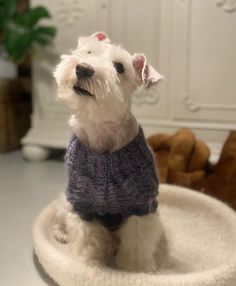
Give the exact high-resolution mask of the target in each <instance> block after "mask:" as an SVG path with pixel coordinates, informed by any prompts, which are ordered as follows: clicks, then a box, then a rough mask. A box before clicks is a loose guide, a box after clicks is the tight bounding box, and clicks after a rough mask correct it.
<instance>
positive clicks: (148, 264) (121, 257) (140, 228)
mask: <svg viewBox="0 0 236 286" xmlns="http://www.w3.org/2000/svg"><path fill="white" fill-rule="evenodd" d="M117 234H118V236H119V237H120V246H119V250H118V253H117V256H116V266H117V267H118V268H119V269H122V270H127V271H134V272H153V271H155V270H156V263H155V252H156V250H157V244H158V241H159V240H160V237H161V224H160V222H159V217H158V215H157V214H150V215H146V216H140V217H138V216H132V217H130V218H129V219H128V220H127V222H126V223H125V224H124V226H122V227H121V229H120V230H119V231H118V232H117Z"/></svg>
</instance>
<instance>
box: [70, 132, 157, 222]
mask: <svg viewBox="0 0 236 286" xmlns="http://www.w3.org/2000/svg"><path fill="white" fill-rule="evenodd" d="M66 163H67V166H68V170H69V183H68V187H67V190H66V196H67V199H68V201H69V202H70V203H71V204H72V205H73V209H74V211H75V212H76V213H78V214H79V215H80V216H81V218H83V219H86V220H89V218H92V217H93V216H94V215H98V216H105V215H108V214H109V215H117V214H120V215H122V217H123V219H124V220H125V219H127V218H128V217H129V216H131V215H137V216H141V215H147V214H149V213H154V212H155V211H156V209H157V200H156V197H157V194H158V178H157V175H156V168H155V163H154V160H153V155H152V152H151V150H150V148H149V147H148V145H147V143H146V141H145V137H144V134H143V130H142V128H141V127H140V128H139V133H138V135H137V136H136V137H135V139H134V140H133V141H131V142H130V143H129V144H127V145H126V146H124V147H122V148H121V149H119V150H117V151H115V152H113V153H109V152H104V153H98V152H94V151H92V150H90V149H89V148H87V147H86V146H84V145H83V144H81V142H80V141H79V139H78V138H77V137H76V136H75V135H73V137H72V139H71V142H70V145H69V147H68V149H67V153H66Z"/></svg>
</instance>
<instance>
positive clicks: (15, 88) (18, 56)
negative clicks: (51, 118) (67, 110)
mask: <svg viewBox="0 0 236 286" xmlns="http://www.w3.org/2000/svg"><path fill="white" fill-rule="evenodd" d="M26 1H27V0H0V151H6V150H10V149H13V148H15V147H17V146H19V142H20V137H22V136H23V135H24V133H25V132H26V131H27V130H24V129H26V125H27V124H26V123H24V126H25V127H24V128H23V127H22V126H19V124H20V120H21V119H23V117H24V114H25V113H27V112H26V110H24V107H23V106H24V103H22V101H21V98H20V92H22V90H21V88H22V86H24V88H25V85H22V83H20V82H19V79H18V78H17V76H18V71H19V70H20V69H19V67H22V63H24V62H27V60H26V59H29V58H30V55H31V54H32V51H33V50H34V48H35V47H36V46H37V45H41V46H44V45H47V44H48V43H49V42H50V41H51V40H52V38H53V37H54V36H55V34H56V28H55V27H52V26H48V25H43V24H42V23H40V22H41V20H42V19H45V18H46V19H47V18H50V14H49V12H48V10H47V9H46V8H45V7H42V6H38V7H33V8H29V7H28V4H27V2H26ZM28 62H29V61H28ZM19 105H20V106H19ZM28 117H29V115H28ZM28 122H29V120H28ZM28 124H29V123H28Z"/></svg>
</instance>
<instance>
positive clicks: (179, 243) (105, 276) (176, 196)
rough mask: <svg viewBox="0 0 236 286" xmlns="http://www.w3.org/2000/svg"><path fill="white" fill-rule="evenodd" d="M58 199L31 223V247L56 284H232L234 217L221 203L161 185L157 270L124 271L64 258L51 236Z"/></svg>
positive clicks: (235, 259)
mask: <svg viewBox="0 0 236 286" xmlns="http://www.w3.org/2000/svg"><path fill="white" fill-rule="evenodd" d="M56 204H57V200H55V201H54V202H53V203H51V204H50V205H49V206H48V207H47V208H46V209H45V210H43V211H42V213H41V214H40V215H39V217H38V218H37V219H36V221H35V224H34V228H33V237H34V249H35V253H36V255H37V257H38V259H39V262H40V263H41V265H42V266H43V268H44V270H45V271H46V272H47V273H48V275H49V276H50V277H51V278H52V279H53V280H54V281H56V282H57V283H58V284H59V285H61V286H97V285H103V286H154V285H155V286H157V285H158V286H190V285H191V286H221V285H225V286H235V285H236V214H235V212H234V211H233V210H231V209H230V208H229V207H227V206H226V205H224V204H223V203H221V202H219V201H217V200H215V199H213V198H210V197H208V196H206V195H204V194H201V193H198V192H195V191H192V190H189V189H185V188H183V187H177V186H170V185H160V195H159V215H160V219H161V223H162V226H163V235H162V238H161V241H160V243H159V245H158V251H157V253H158V255H157V265H158V271H157V272H156V273H153V274H151V273H150V274H149V273H148V274H146V273H129V272H124V271H118V270H115V269H112V268H109V267H105V266H104V267H102V266H99V265H97V266H94V265H91V264H88V263H86V262H84V261H83V260H82V259H77V260H75V259H73V258H71V257H70V256H69V255H67V245H66V244H64V245H63V244H60V243H59V242H57V241H56V240H55V238H54V236H53V225H54V224H55V222H56V221H57V217H56V216H55V209H56Z"/></svg>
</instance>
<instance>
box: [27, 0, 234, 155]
mask: <svg viewBox="0 0 236 286" xmlns="http://www.w3.org/2000/svg"><path fill="white" fill-rule="evenodd" d="M31 2H32V5H33V6H35V5H45V6H46V7H47V8H48V9H49V10H50V12H51V14H52V21H51V20H50V23H53V24H54V25H56V26H57V27H58V35H57V37H56V39H55V42H54V44H53V45H52V46H51V47H48V48H46V49H42V50H41V51H38V52H37V54H36V56H35V59H34V67H33V83H34V114H33V116H32V122H33V126H32V128H31V130H30V132H29V133H28V134H27V136H26V137H25V138H24V139H23V144H24V145H25V147H24V152H25V153H26V156H28V155H27V153H28V154H29V153H31V154H32V148H33V149H34V150H33V152H36V153H37V152H38V154H40V152H41V154H42V150H45V148H47V147H49V148H65V147H66V145H67V142H68V140H69V136H70V128H69V127H68V124H67V121H68V117H69V112H68V111H67V110H66V109H65V107H63V106H62V105H61V104H60V103H58V102H57V100H56V85H55V81H54V78H53V76H52V73H53V70H54V69H55V65H56V63H57V62H58V61H59V56H60V55H61V54H63V53H68V52H69V51H70V49H73V48H74V47H75V46H76V44H77V39H78V36H79V35H89V34H92V33H94V32H95V31H98V30H102V31H105V32H107V34H108V35H109V36H110V38H111V40H112V41H114V42H115V43H118V44H122V45H123V46H124V47H125V48H127V49H128V50H129V51H130V52H131V53H134V52H143V53H145V54H146V56H147V58H148V61H149V62H150V63H151V64H152V65H153V66H154V68H156V69H157V70H158V71H159V72H160V73H162V74H163V75H164V77H165V79H164V81H163V82H162V83H161V84H160V85H159V86H158V87H157V88H154V89H150V90H148V91H146V92H144V93H141V94H139V95H138V96H135V97H134V98H133V112H134V114H135V115H136V116H137V118H138V120H139V121H140V122H141V123H142V125H143V127H144V130H145V132H146V135H149V134H150V133H153V132H174V131H175V130H176V129H178V128H181V127H189V128H192V129H193V130H194V131H195V133H196V134H197V136H198V137H200V138H201V139H203V140H205V141H207V142H208V143H209V144H210V146H211V147H212V150H213V152H216V153H217V152H219V150H220V146H221V144H222V142H223V141H224V139H225V137H226V136H227V134H228V130H230V129H236V53H235V51H236V0H145V1H144V0H58V1H55V0H53V1H47V0H32V1H31ZM28 150H30V151H28ZM46 155H47V154H45V156H46ZM28 157H30V155H29V156H28ZM36 157H37V156H36ZM39 157H40V156H39Z"/></svg>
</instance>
